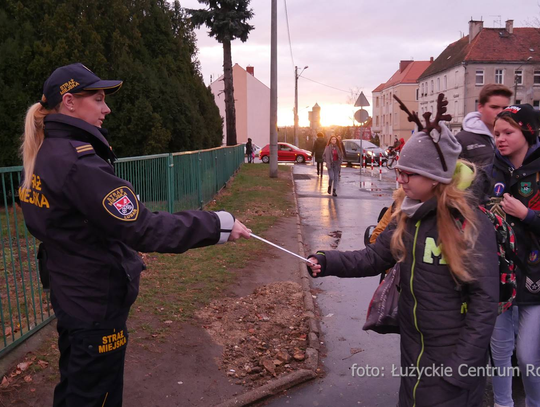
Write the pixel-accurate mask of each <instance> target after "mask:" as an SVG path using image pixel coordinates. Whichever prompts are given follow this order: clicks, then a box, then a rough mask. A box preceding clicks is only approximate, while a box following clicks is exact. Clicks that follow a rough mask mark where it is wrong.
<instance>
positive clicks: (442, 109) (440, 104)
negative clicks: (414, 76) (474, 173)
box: [393, 93, 452, 171]
mask: <svg viewBox="0 0 540 407" xmlns="http://www.w3.org/2000/svg"><path fill="white" fill-rule="evenodd" d="M393 96H394V99H396V101H397V102H398V103H399V108H400V109H401V110H403V111H404V112H405V113H407V116H408V117H407V120H409V122H412V123H416V125H417V126H418V131H423V132H424V133H426V134H427V135H429V138H430V139H431V141H433V144H434V145H435V148H436V149H437V153H438V154H439V158H440V159H441V164H442V167H443V170H444V171H448V167H447V165H446V160H445V159H444V155H443V153H442V151H441V147H440V146H439V141H440V139H441V134H442V131H441V126H439V122H440V121H441V120H444V121H450V120H452V116H451V115H449V114H445V113H446V106H447V105H448V101H447V100H444V93H439V96H438V97H437V114H436V115H435V120H433V121H432V122H431V121H430V120H429V119H430V118H431V112H426V113H424V114H423V117H424V120H425V121H426V127H424V125H423V124H422V122H421V121H420V118H419V117H418V113H416V112H415V111H414V110H413V112H412V113H411V112H410V111H409V109H407V106H405V104H404V103H403V102H402V101H401V100H400V99H399V98H398V97H397V96H396V95H393ZM432 130H437V132H438V133H439V137H438V138H437V140H435V137H433V136H432V135H431V131H432Z"/></svg>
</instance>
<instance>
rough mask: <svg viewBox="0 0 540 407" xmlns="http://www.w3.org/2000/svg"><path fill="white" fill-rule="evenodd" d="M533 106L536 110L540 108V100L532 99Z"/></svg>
mask: <svg viewBox="0 0 540 407" xmlns="http://www.w3.org/2000/svg"><path fill="white" fill-rule="evenodd" d="M533 107H534V108H535V109H536V110H540V100H533Z"/></svg>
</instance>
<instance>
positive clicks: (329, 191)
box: [328, 185, 332, 194]
mask: <svg viewBox="0 0 540 407" xmlns="http://www.w3.org/2000/svg"><path fill="white" fill-rule="evenodd" d="M328 193H329V194H331V193H332V186H331V185H329V186H328Z"/></svg>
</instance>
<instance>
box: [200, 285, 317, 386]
mask: <svg viewBox="0 0 540 407" xmlns="http://www.w3.org/2000/svg"><path fill="white" fill-rule="evenodd" d="M197 317H198V318H199V319H200V320H201V321H202V324H203V327H204V328H205V329H206V330H207V332H208V333H209V334H210V336H211V337H212V339H213V340H214V341H215V342H216V343H218V344H220V345H222V346H223V354H222V357H221V359H220V360H219V361H218V365H219V366H220V369H222V370H223V371H224V372H226V374H227V375H228V376H229V377H230V380H231V381H233V382H234V383H236V384H240V385H244V386H246V387H258V386H261V385H263V384H265V383H266V382H268V381H269V380H270V379H273V378H275V377H278V376H280V375H283V374H286V373H289V372H291V371H294V370H298V369H302V368H305V367H304V364H305V358H306V355H305V350H306V348H307V346H308V332H309V326H308V317H307V316H306V315H305V310H304V301H303V293H302V287H301V286H300V285H299V284H297V283H294V282H277V283H272V284H268V285H265V286H262V287H259V288H257V289H256V290H255V291H254V293H253V294H251V295H248V296H245V297H241V298H223V299H220V300H216V301H213V302H212V303H211V304H209V305H208V306H207V307H205V308H204V309H202V310H200V311H198V312H197Z"/></svg>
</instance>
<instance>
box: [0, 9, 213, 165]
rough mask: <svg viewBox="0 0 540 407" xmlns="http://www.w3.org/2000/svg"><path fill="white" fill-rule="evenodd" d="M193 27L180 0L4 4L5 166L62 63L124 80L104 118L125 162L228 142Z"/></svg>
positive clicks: (1, 96)
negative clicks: (26, 121) (205, 79)
mask: <svg viewBox="0 0 540 407" xmlns="http://www.w3.org/2000/svg"><path fill="white" fill-rule="evenodd" d="M196 52H197V48H196V43H195V36H194V33H193V30H192V28H191V26H190V24H189V22H188V20H187V17H186V15H185V12H184V11H183V10H182V8H181V7H180V4H179V3H178V1H176V2H175V3H173V4H172V5H171V4H169V3H168V2H167V1H165V0H106V1H105V0H78V1H75V0H54V1H53V0H27V1H25V2H24V3H22V2H20V1H17V0H3V1H2V3H0V145H1V146H2V148H0V166H6V165H18V164H20V159H19V157H18V147H19V144H20V137H19V136H20V135H21V134H22V132H23V128H24V123H23V121H24V115H25V113H26V109H27V108H28V106H30V105H31V104H33V103H35V102H37V101H38V100H39V99H40V98H41V94H42V86H43V82H44V81H45V79H46V78H47V77H48V76H49V75H50V74H51V72H52V71H53V70H54V69H55V68H57V67H59V66H62V65H66V64H69V63H73V62H82V63H83V64H85V65H86V66H88V67H89V68H90V69H92V70H93V71H94V72H95V73H96V74H97V75H98V76H100V77H102V78H107V79H121V80H123V81H124V85H123V87H122V89H121V91H120V92H118V93H117V94H115V95H113V96H111V97H109V98H108V99H107V103H108V104H109V106H110V107H111V110H112V114H111V115H109V116H108V117H107V119H106V121H105V125H104V126H105V127H106V128H108V129H109V130H110V135H111V136H110V140H109V141H110V143H111V145H112V146H113V148H114V151H115V153H116V154H117V155H118V156H134V155H144V154H156V153H164V152H172V151H183V150H191V149H202V148H210V147H216V146H219V145H221V140H222V138H223V130H222V126H223V124H222V119H221V117H220V115H219V110H218V108H217V106H216V104H215V102H214V98H213V95H212V93H211V92H210V90H209V89H208V88H207V87H206V86H205V85H204V83H203V80H202V76H201V74H200V71H199V63H198V61H197V59H196Z"/></svg>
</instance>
